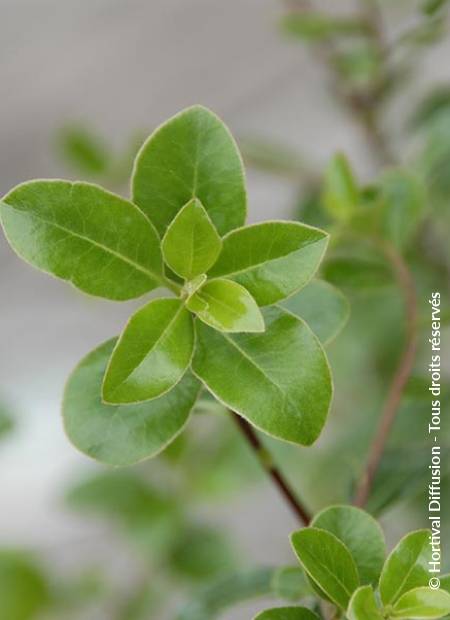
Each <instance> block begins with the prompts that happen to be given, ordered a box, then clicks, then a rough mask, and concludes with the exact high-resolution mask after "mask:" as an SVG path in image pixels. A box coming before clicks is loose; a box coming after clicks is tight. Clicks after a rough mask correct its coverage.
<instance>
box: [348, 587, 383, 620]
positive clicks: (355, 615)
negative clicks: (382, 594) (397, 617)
mask: <svg viewBox="0 0 450 620" xmlns="http://www.w3.org/2000/svg"><path fill="white" fill-rule="evenodd" d="M347 617H348V620H383V616H382V614H381V611H380V609H379V607H378V604H377V601H376V598H375V593H374V591H373V588H372V586H362V587H361V588H358V589H357V590H356V591H355V592H354V594H353V596H352V598H351V599H350V603H349V606H348V611H347Z"/></svg>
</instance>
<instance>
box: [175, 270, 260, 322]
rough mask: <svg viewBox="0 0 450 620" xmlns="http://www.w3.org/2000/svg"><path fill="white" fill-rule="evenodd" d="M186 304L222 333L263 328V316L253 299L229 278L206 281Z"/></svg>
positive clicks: (200, 317)
mask: <svg viewBox="0 0 450 620" xmlns="http://www.w3.org/2000/svg"><path fill="white" fill-rule="evenodd" d="M186 307H187V308H189V310H191V312H195V314H196V315H197V316H198V318H199V319H201V320H202V321H203V322H204V323H206V324H207V325H211V327H214V328H215V329H219V330H220V331H222V332H263V331H264V319H263V317H262V314H261V310H260V309H259V308H258V306H257V304H256V301H255V300H254V299H253V297H252V296H251V295H250V293H249V292H248V291H247V290H246V289H245V288H244V287H243V286H241V285H240V284H236V282H232V281H231V280H225V279H223V278H220V279H217V280H208V281H207V282H206V283H205V284H203V286H202V287H201V288H199V289H198V291H197V292H196V293H194V294H193V295H191V297H189V299H188V300H187V301H186Z"/></svg>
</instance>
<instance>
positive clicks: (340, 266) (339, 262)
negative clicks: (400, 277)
mask: <svg viewBox="0 0 450 620" xmlns="http://www.w3.org/2000/svg"><path fill="white" fill-rule="evenodd" d="M322 275H323V277H324V278H325V279H326V280H328V281H329V282H331V283H332V284H334V285H335V286H338V287H342V288H343V289H345V290H351V291H354V292H355V293H363V292H368V291H372V290H376V289H379V288H382V287H385V286H387V285H389V284H391V283H392V273H391V271H390V269H389V267H388V266H387V265H386V263H385V262H383V261H381V260H379V259H378V258H377V257H375V256H367V257H360V256H348V257H347V256H333V257H331V258H329V259H327V261H326V263H325V265H324V267H323V274H322Z"/></svg>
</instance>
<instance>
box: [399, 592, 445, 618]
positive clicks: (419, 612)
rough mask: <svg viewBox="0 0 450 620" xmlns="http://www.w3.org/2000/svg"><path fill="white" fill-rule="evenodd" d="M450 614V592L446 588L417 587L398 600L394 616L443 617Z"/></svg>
mask: <svg viewBox="0 0 450 620" xmlns="http://www.w3.org/2000/svg"><path fill="white" fill-rule="evenodd" d="M448 614H450V594H449V593H448V592H445V591H444V590H432V589H431V588H428V587H426V588H416V589H414V590H410V591H409V592H406V593H405V594H403V596H402V597H401V598H400V599H399V600H398V601H397V603H396V604H395V606H394V610H393V612H392V615H391V617H392V618H414V619H418V620H419V619H420V620H421V619H422V618H424V619H425V618H443V617H444V616H447V615H448Z"/></svg>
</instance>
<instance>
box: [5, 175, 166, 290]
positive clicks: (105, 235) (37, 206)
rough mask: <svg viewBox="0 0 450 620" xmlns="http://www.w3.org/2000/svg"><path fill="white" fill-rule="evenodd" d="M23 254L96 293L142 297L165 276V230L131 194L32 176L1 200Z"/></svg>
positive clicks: (17, 247)
mask: <svg viewBox="0 0 450 620" xmlns="http://www.w3.org/2000/svg"><path fill="white" fill-rule="evenodd" d="M0 219H1V222H2V224H3V228H4V230H5V234H6V237H7V239H8V241H9V243H10V244H11V246H12V247H13V249H14V250H15V251H16V252H17V254H19V256H20V257H21V258H23V259H24V260H26V261H28V262H29V263H31V264H32V265H33V266H34V267H37V268H38V269H41V270H42V271H46V272H47V273H51V274H53V275H55V276H57V277H59V278H62V279H63V280H68V281H69V282H72V284H74V286H76V287H77V288H79V289H81V290H82V291H84V292H86V293H90V294H91V295H97V296H99V297H106V298H107V299H113V300H117V301H119V300H125V299H132V298H134V297H140V296H141V295H143V294H144V293H147V292H148V291H151V290H152V289H154V288H156V287H157V286H159V285H160V284H161V280H162V259H161V250H160V243H159V239H158V235H157V234H156V231H155V229H154V228H153V226H152V225H151V223H150V222H149V221H148V219H147V218H146V217H145V216H144V215H143V213H141V212H140V211H139V209H138V208H137V207H135V206H134V205H133V204H132V203H131V202H128V201H127V200H124V199H123V198H120V197H119V196H116V195H115V194H111V193H110V192H107V191H106V190H104V189H102V188H101V187H98V186H97V185H91V184H89V183H70V182H69V181H29V182H28V183H23V184H22V185H18V186H17V187H16V188H14V189H13V190H11V191H10V192H9V194H7V195H6V196H5V197H4V198H3V199H2V201H1V202H0Z"/></svg>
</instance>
